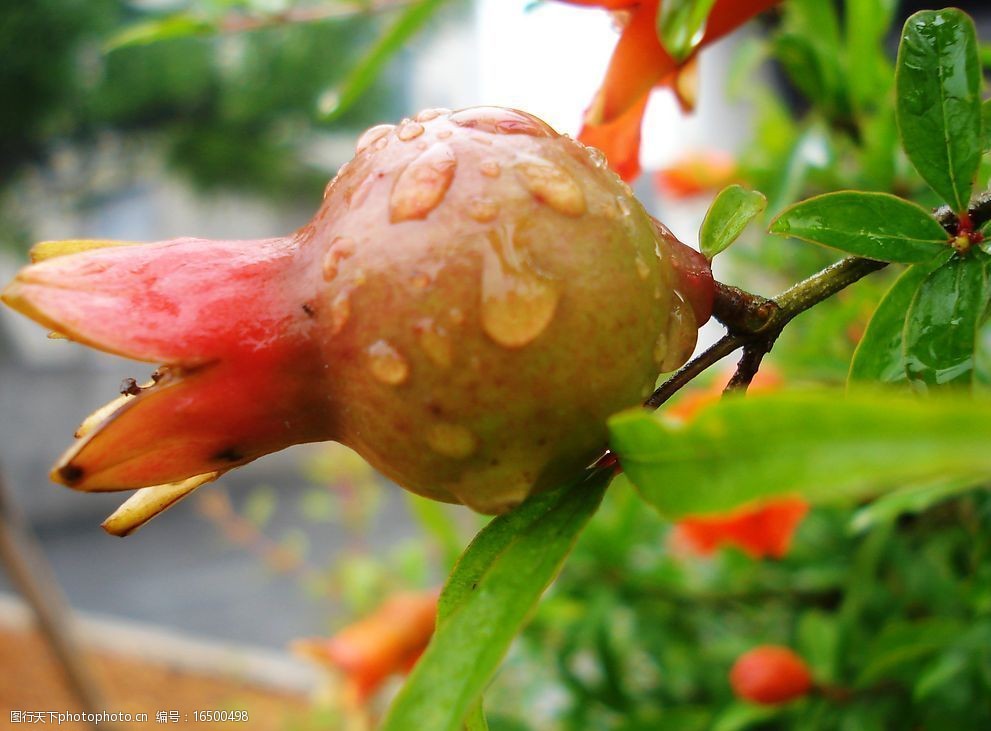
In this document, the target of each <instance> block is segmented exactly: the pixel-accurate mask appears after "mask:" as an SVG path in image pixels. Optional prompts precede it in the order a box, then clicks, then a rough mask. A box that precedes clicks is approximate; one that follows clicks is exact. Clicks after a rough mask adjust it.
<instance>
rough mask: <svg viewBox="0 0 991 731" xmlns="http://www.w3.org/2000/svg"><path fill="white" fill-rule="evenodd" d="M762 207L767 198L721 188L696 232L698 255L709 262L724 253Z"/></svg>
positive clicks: (741, 189)
mask: <svg viewBox="0 0 991 731" xmlns="http://www.w3.org/2000/svg"><path fill="white" fill-rule="evenodd" d="M765 208H767V198H765V197H764V194H763V193H759V192H757V191H756V190H747V189H746V188H744V187H743V186H740V185H731V186H729V187H728V188H723V190H721V191H720V193H719V195H717V196H716V199H715V200H714V201H712V205H711V206H709V210H708V212H707V213H706V214H705V219H704V220H703V221H702V229H701V231H700V232H699V244H700V246H701V248H702V253H703V254H705V256H706V257H707V258H708V259H711V258H712V257H714V256H715V255H716V254H718V253H719V252H720V251H723V250H725V249H726V247H728V246H729V245H730V244H732V243H733V242H734V241H736V240H737V238H738V237H739V236H740V234H741V233H743V229H745V228H746V227H747V224H749V223H750V222H751V221H752V220H754V218H756V217H757V216H759V215H760V214H761V213H763V212H764V209H765Z"/></svg>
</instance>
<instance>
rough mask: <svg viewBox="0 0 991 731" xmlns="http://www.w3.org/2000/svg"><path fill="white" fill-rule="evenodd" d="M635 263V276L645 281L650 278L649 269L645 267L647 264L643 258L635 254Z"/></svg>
mask: <svg viewBox="0 0 991 731" xmlns="http://www.w3.org/2000/svg"><path fill="white" fill-rule="evenodd" d="M636 263H637V275H638V276H639V277H640V278H641V279H647V277H649V276H650V267H649V266H647V262H645V261H644V260H643V257H641V256H640V254H637V259H636Z"/></svg>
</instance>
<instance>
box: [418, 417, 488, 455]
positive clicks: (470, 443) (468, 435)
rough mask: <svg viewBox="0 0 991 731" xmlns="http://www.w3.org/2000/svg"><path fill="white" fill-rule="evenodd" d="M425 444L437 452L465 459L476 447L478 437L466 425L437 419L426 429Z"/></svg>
mask: <svg viewBox="0 0 991 731" xmlns="http://www.w3.org/2000/svg"><path fill="white" fill-rule="evenodd" d="M427 444H429V445H430V448H431V449H432V450H434V451H435V452H437V454H441V455H443V456H445V457H450V458H451V459H465V458H466V457H470V456H471V455H472V454H474V452H475V450H476V449H478V438H477V437H476V436H475V435H474V434H472V432H471V430H470V429H468V428H467V427H464V426H461V425H460V424H450V423H447V422H443V421H439V422H436V423H434V424H431V425H430V427H429V428H428V429H427Z"/></svg>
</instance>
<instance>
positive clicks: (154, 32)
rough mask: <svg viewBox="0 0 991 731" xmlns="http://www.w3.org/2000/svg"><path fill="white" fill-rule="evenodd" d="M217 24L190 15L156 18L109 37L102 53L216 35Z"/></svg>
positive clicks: (182, 14) (180, 14) (178, 14)
mask: <svg viewBox="0 0 991 731" xmlns="http://www.w3.org/2000/svg"><path fill="white" fill-rule="evenodd" d="M217 30H218V28H217V24H216V23H215V22H213V21H211V20H207V19H206V18H203V17H200V16H198V15H194V14H192V13H177V14H176V15H170V16H168V17H166V18H156V19H155V20H149V21H147V22H144V23H135V24H134V25H129V26H127V27H126V28H124V29H123V30H122V31H120V32H119V33H116V34H114V35H113V36H111V37H110V38H109V39H108V40H107V41H106V42H105V43H104V44H103V50H104V52H109V51H115V50H117V49H118V48H126V47H128V46H144V45H147V44H149V43H157V42H158V41H165V40H169V39H172V38H186V37H189V36H204V35H210V34H211V33H216V32H217Z"/></svg>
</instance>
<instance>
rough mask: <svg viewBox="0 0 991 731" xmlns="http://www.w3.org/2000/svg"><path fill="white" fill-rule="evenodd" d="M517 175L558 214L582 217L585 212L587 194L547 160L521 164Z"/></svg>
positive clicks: (536, 196)
mask: <svg viewBox="0 0 991 731" xmlns="http://www.w3.org/2000/svg"><path fill="white" fill-rule="evenodd" d="M516 173H517V175H518V176H519V178H520V180H521V181H522V183H523V185H525V186H526V189H527V190H529V191H530V193H531V194H532V195H533V196H534V197H535V198H536V199H537V200H539V201H540V202H542V203H546V204H547V205H549V206H550V207H551V208H553V209H554V210H555V211H557V212H558V213H563V214H564V215H566V216H580V215H582V214H583V213H584V212H585V194H584V193H582V189H581V187H580V186H579V185H578V182H577V181H576V180H575V179H574V178H573V177H571V175H570V174H568V173H567V172H566V171H565V170H563V169H562V168H560V167H558V166H557V165H554V164H552V163H550V162H547V161H546V160H539V161H538V160H533V161H527V162H522V163H519V164H518V165H517V166H516Z"/></svg>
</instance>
